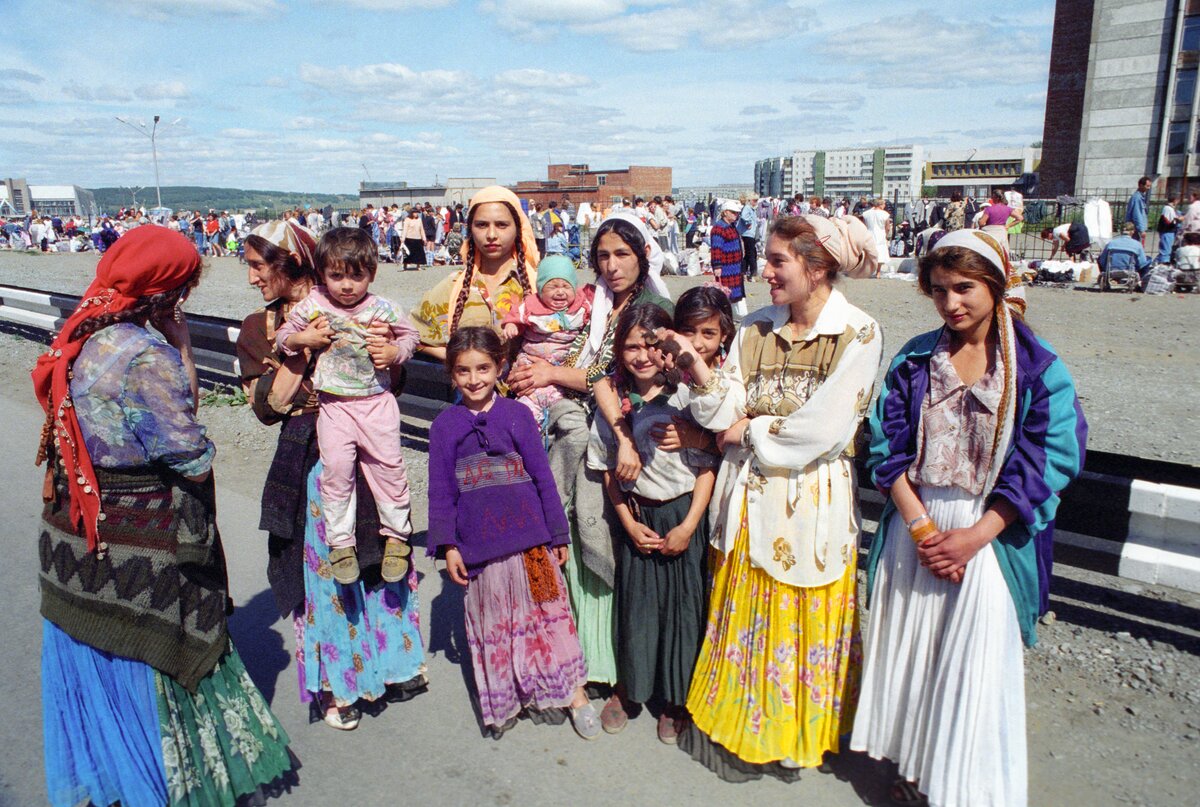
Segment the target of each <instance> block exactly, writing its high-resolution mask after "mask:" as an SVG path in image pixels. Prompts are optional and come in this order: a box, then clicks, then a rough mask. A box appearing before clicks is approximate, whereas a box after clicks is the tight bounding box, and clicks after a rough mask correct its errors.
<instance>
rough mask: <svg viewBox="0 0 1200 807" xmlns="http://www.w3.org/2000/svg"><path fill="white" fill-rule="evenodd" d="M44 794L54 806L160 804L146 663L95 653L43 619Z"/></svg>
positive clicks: (153, 701)
mask: <svg viewBox="0 0 1200 807" xmlns="http://www.w3.org/2000/svg"><path fill="white" fill-rule="evenodd" d="M42 625H43V627H42V726H43V729H42V730H43V734H44V737H45V757H46V791H47V794H48V795H49V799H50V804H52V805H53V806H54V807H73V805H76V804H79V803H80V802H81V801H87V800H90V801H91V802H92V803H93V804H98V805H108V804H112V803H114V802H116V801H120V802H121V804H123V805H125V807H162V805H164V804H166V803H167V780H166V777H165V776H164V774H163V760H162V739H161V736H162V735H161V734H160V732H159V727H158V700H157V697H156V695H155V691H154V670H153V668H152V667H150V665H148V664H144V663H142V662H140V661H133V660H130V659H127V658H122V657H120V656H114V655H112V654H111V653H105V652H102V651H100V650H96V649H95V648H93V647H90V646H88V645H86V644H84V643H83V642H77V641H75V640H74V639H72V638H71V637H70V636H68V635H67V634H65V633H63V632H62V631H61V630H60V629H59V628H58V626H57V625H55V624H54V623H53V622H51V621H50V620H48V619H46V620H43V621H42Z"/></svg>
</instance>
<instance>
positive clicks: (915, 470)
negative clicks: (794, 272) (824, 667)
mask: <svg viewBox="0 0 1200 807" xmlns="http://www.w3.org/2000/svg"><path fill="white" fill-rule="evenodd" d="M918 282H919V284H920V288H921V291H923V292H924V293H925V294H927V295H929V296H930V297H932V298H933V304H934V308H935V309H936V310H937V312H938V315H939V316H941V318H942V320H943V322H944V325H943V327H941V328H938V329H936V330H933V331H930V332H928V333H925V334H922V335H920V336H917V337H916V338H914V339H912V340H911V341H909V343H908V344H906V345H905V346H904V347H903V348H901V350H900V352H899V353H898V354H897V355H896V357H895V358H894V359H893V360H892V363H891V365H890V369H889V371H888V374H887V378H886V381H885V383H884V386H883V391H882V392H881V394H880V396H879V399H878V401H876V403H875V408H874V410H873V412H872V414H871V419H870V436H871V453H870V457H869V459H868V461H867V466H868V468H869V469H870V472H871V479H872V481H873V482H874V483H875V486H876V487H878V488H879V490H880V491H882V492H883V493H884V494H885V495H886V496H887V497H888V501H887V504H886V506H885V507H884V510H883V515H882V516H881V517H880V519H879V529H878V531H877V532H876V533H875V541H874V542H873V543H872V544H871V553H870V556H869V557H868V559H867V591H868V592H869V594H870V597H871V619H870V624H869V629H868V632H867V640H866V649H865V654H864V655H865V665H864V668H863V684H862V695H861V696H860V698H859V704H858V715H857V717H856V719H855V723H854V734H853V737H852V739H851V742H850V747H851V748H852V749H854V750H856V751H866V752H867V753H868V754H869V755H871V756H872V757H874V758H876V759H880V758H887V759H890V760H893V761H895V762H896V764H897V766H898V767H899V773H900V778H899V779H898V780H896V782H895V783H894V784H893V786H892V794H891V795H892V799H893V800H894V801H895V802H896V803H898V804H924V803H928V804H931V805H972V807H974V805H983V806H984V807H987V806H988V805H1011V806H1012V807H1023V805H1025V804H1026V803H1027V801H1028V799H1027V788H1028V782H1027V772H1026V763H1027V760H1026V748H1025V683H1024V682H1025V671H1024V660H1023V649H1022V642H1024V644H1025V645H1026V646H1032V645H1033V643H1034V642H1035V640H1036V630H1035V629H1036V624H1037V618H1038V616H1039V615H1041V614H1042V613H1044V612H1045V610H1046V607H1047V605H1048V588H1049V583H1050V566H1051V558H1052V543H1053V530H1054V515H1055V509H1056V508H1057V506H1058V502H1059V494H1060V493H1061V492H1062V489H1063V488H1064V487H1066V485H1067V484H1068V483H1070V481H1071V480H1072V479H1074V478H1075V477H1076V476H1077V475H1078V474H1079V472H1080V470H1081V469H1082V468H1083V460H1084V447H1085V444H1086V442H1087V422H1086V421H1085V420H1084V416H1083V411H1082V409H1081V408H1080V406H1079V399H1078V398H1077V397H1076V394H1075V386H1074V383H1073V382H1072V380H1071V376H1070V374H1069V373H1068V372H1067V368H1066V367H1065V365H1064V364H1063V361H1062V359H1061V358H1060V357H1059V356H1058V355H1057V354H1056V353H1055V352H1054V350H1053V349H1052V348H1051V347H1050V346H1049V345H1047V344H1046V343H1045V342H1042V341H1041V340H1039V339H1038V338H1037V337H1036V336H1034V334H1033V332H1032V331H1030V329H1029V327H1028V326H1027V325H1025V323H1024V311H1025V300H1024V295H1023V294H1022V290H1021V288H1020V279H1019V277H1017V276H1016V275H1015V274H1014V273H1013V271H1012V266H1011V264H1010V263H1009V260H1008V254H1007V251H1006V250H1005V248H1004V246H1003V244H1002V243H1001V242H998V241H997V240H996V239H995V238H993V237H991V236H990V235H988V234H987V233H984V232H980V231H978V230H960V231H957V232H953V233H950V234H949V235H947V236H946V237H945V238H943V239H942V240H941V241H939V242H938V245H937V247H936V248H935V249H934V250H933V251H932V252H931V253H930V254H929V255H927V256H925V257H924V258H922V259H921V262H920V268H919V275H918Z"/></svg>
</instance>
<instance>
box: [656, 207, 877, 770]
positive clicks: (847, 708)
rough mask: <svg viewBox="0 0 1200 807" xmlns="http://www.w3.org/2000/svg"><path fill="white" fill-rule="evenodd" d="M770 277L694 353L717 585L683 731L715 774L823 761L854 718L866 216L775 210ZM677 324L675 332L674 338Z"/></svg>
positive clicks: (868, 352) (868, 381)
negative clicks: (846, 284) (844, 279)
mask: <svg viewBox="0 0 1200 807" xmlns="http://www.w3.org/2000/svg"><path fill="white" fill-rule="evenodd" d="M766 256H767V266H766V268H765V270H764V271H763V280H765V281H766V282H767V285H768V286H769V287H770V292H771V302H772V305H770V306H768V307H766V308H763V309H760V310H758V311H755V312H753V313H752V314H750V315H749V316H747V317H746V319H745V320H743V321H742V324H741V325H740V326H739V328H738V330H737V334H736V335H735V336H734V340H733V345H732V347H731V349H730V352H729V356H728V358H727V359H726V361H725V363H724V365H723V366H721V367H720V368H711V367H709V366H708V364H706V363H705V362H704V361H702V360H701V357H700V355H699V353H698V351H696V349H695V344H694V343H693V342H692V340H690V339H688V338H687V337H686V336H684V335H682V334H679V333H675V334H673V335H674V337H675V338H676V339H677V340H678V341H679V343H680V348H681V355H682V354H684V353H686V354H690V355H691V356H692V359H693V362H692V365H691V367H690V369H689V372H690V373H691V376H692V384H691V394H692V398H691V404H690V409H691V413H692V415H693V416H695V418H696V420H697V421H698V422H699V424H700V425H701V426H703V427H705V428H707V429H709V430H712V431H715V432H718V438H717V439H718V445H719V446H720V447H721V448H722V449H723V451H724V455H723V461H722V463H721V468H720V471H719V473H718V477H717V486H716V493H714V495H713V506H712V508H711V511H710V513H709V517H710V523H711V524H712V525H713V536H712V544H713V548H714V549H715V550H716V551H715V553H714V561H713V585H712V589H711V597H712V602H711V607H710V609H709V615H708V625H707V628H706V632H705V638H704V642H703V644H702V646H701V650H700V656H699V658H698V660H697V662H696V670H695V675H694V677H693V679H692V685H691V689H690V691H689V694H688V700H687V707H688V711H689V712H690V713H691V717H692V721H693V725H694V726H695V728H696V729H697V731H694V732H688V733H686V734H685V735H684V737H683V738H682V740H681V741H682V742H683V743H684V744H685V745H686V746H687V747H688V750H689V751H691V753H692V754H693V755H694V756H696V757H697V758H699V759H702V760H703V761H704V762H705V763H706V764H708V765H710V766H711V767H713V768H714V769H715V770H717V771H718V772H719V773H720V774H721V775H723V776H725V777H727V778H730V779H734V780H740V779H745V778H749V777H753V776H761V775H762V773H763V772H764V770H767V769H765V768H764V766H766V765H772V767H774V765H780V766H783V767H786V768H799V767H815V766H817V765H820V764H821V762H822V760H823V757H824V755H825V754H826V753H827V752H834V753H836V752H837V751H838V749H839V741H840V737H841V735H843V734H844V733H846V732H847V731H848V730H849V728H850V725H851V720H852V719H853V716H854V706H855V701H856V696H857V689H858V675H859V658H860V652H859V635H858V611H857V607H856V604H855V586H856V579H857V575H856V573H857V556H858V546H857V544H858V537H859V524H860V520H859V514H858V504H857V486H856V485H855V481H854V459H853V454H854V443H855V436H856V434H857V432H858V429H859V424H860V423H861V421H862V417H863V415H864V414H865V412H866V408H867V405H868V403H869V401H870V400H871V388H872V385H873V384H874V381H875V374H876V371H877V369H878V367H879V359H880V354H881V342H882V338H881V335H880V333H879V326H878V325H877V324H876V322H875V321H874V320H873V319H871V317H869V316H868V315H866V314H865V313H863V312H862V311H861V310H859V309H858V308H856V307H854V306H853V305H851V304H850V302H849V301H848V300H847V299H846V298H845V296H844V295H843V294H842V293H841V292H839V291H838V290H837V289H836V288H834V279H835V277H836V275H837V274H838V273H839V272H844V273H846V274H850V275H853V276H860V277H861V276H870V275H872V274H874V272H875V270H876V267H877V265H878V257H877V255H876V253H875V249H874V238H873V237H872V236H871V234H870V232H868V230H867V228H866V226H865V225H863V223H862V222H861V221H859V220H858V219H856V218H849V217H848V218H842V219H830V218H824V217H821V216H813V215H808V216H799V217H784V218H779V219H776V220H775V222H774V223H773V225H772V227H771V230H770V237H769V238H768V240H767V249H766ZM671 335H672V334H666V336H671Z"/></svg>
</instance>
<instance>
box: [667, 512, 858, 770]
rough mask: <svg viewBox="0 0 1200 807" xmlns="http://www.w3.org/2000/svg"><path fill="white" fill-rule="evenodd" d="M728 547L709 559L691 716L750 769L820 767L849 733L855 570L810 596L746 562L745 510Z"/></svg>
mask: <svg viewBox="0 0 1200 807" xmlns="http://www.w3.org/2000/svg"><path fill="white" fill-rule="evenodd" d="M742 513H743V515H742V524H741V529H740V530H739V531H738V535H737V538H736V540H735V541H734V544H733V548H732V550H731V551H730V552H729V554H727V555H721V554H720V553H714V569H713V588H712V594H711V606H710V608H709V616H708V627H707V629H706V631H705V636H704V643H703V645H702V647H701V649H700V658H699V659H698V660H697V661H696V671H695V674H694V675H693V677H692V688H691V691H690V692H689V693H688V701H687V707H688V711H689V712H691V715H692V719H693V721H694V723H695V726H696V728H697V729H699V731H701V732H702V733H703V734H704V735H706V736H707V738H708V739H710V740H712V741H713V742H715V743H718V744H719V745H721V746H722V747H723V748H725V749H726V750H727V751H729V752H730V753H732V754H733V755H734V756H735V757H737V758H738V759H740V760H742V761H744V762H749V763H752V764H755V765H761V764H765V763H768V762H775V761H778V760H781V759H784V758H790V759H792V760H793V761H795V762H797V763H799V764H800V766H801V767H806V768H807V767H814V766H816V765H820V764H821V761H822V757H823V755H824V754H825V752H826V751H834V752H836V751H837V750H838V747H839V741H840V738H841V735H843V734H847V733H849V731H850V729H851V726H852V725H853V722H854V707H855V703H856V702H857V698H858V686H859V675H860V668H861V664H862V647H861V640H860V637H859V630H858V607H857V603H856V597H855V582H856V581H855V574H856V571H857V563H851V564H850V565H849V566H848V567H847V568H846V572H845V574H844V575H842V577H841V579H840V580H837V581H835V582H833V583H830V584H828V585H825V586H820V587H815V588H800V587H797V586H789V585H787V584H785V583H780V582H779V581H777V580H775V579H774V578H773V577H771V576H770V575H768V574H767V573H766V572H764V571H762V570H761V569H759V568H756V567H754V566H752V565H751V563H750V553H749V531H748V529H747V524H746V518H745V508H744V506H743V509H742Z"/></svg>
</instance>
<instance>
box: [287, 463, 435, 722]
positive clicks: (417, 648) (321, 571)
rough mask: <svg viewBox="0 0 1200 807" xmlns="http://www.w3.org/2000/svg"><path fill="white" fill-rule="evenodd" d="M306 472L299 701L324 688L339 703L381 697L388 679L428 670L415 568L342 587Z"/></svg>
mask: <svg viewBox="0 0 1200 807" xmlns="http://www.w3.org/2000/svg"><path fill="white" fill-rule="evenodd" d="M320 475H321V463H320V462H318V463H317V464H316V465H315V466H313V469H312V471H310V472H309V475H308V517H307V518H306V519H305V524H304V606H303V608H302V609H300V610H298V611H297V612H296V616H295V626H296V669H297V671H298V673H299V675H300V700H301V702H309V701H311V700H313V698H314V697H315V696H316V695H317V694H318V693H323V692H327V693H329V695H330V696H331V697H332V698H333V701H334V703H336V704H337V705H338V706H349V705H350V704H352V703H354V702H355V701H357V700H359V699H363V700H368V701H373V700H377V699H379V698H381V697H383V696H384V695H385V694H386V692H387V686H388V684H403V683H406V682H409V681H413V680H414V679H416V678H417V677H418V676H421V675H424V673H425V646H424V644H423V643H422V642H421V622H420V603H419V601H418V598H417V572H416V568H415V567H409V570H408V577H407V578H406V579H404V580H402V581H400V582H399V583H379V584H378V585H376V586H374V587H371V588H368V587H367V586H366V585H365V584H364V583H363V582H362V581H361V580H359V582H357V583H355V584H353V585H349V586H343V585H341V584H340V583H338V582H337V581H335V580H334V579H333V569H332V567H331V566H330V565H329V547H327V546H326V545H325V520H324V518H323V515H322V510H321V495H320V490H319V487H318V479H319V477H320Z"/></svg>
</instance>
